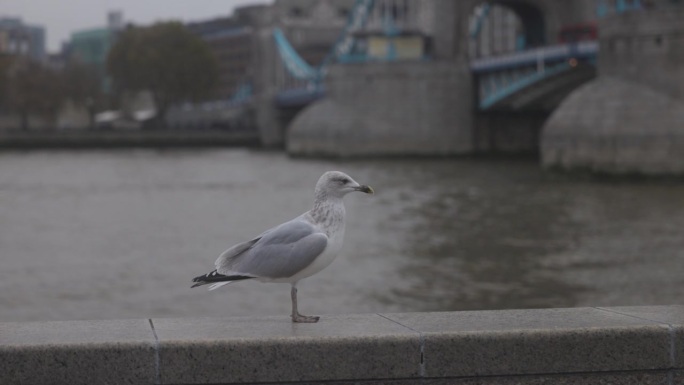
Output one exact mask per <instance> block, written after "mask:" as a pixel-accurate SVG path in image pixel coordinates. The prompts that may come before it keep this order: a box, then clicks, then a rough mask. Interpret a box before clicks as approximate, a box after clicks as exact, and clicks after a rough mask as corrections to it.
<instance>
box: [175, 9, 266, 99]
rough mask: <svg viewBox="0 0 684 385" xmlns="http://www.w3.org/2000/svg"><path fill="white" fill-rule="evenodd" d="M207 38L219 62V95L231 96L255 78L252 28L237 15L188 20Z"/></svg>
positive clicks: (196, 31) (192, 30) (193, 28)
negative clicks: (193, 21) (252, 65)
mask: <svg viewBox="0 0 684 385" xmlns="http://www.w3.org/2000/svg"><path fill="white" fill-rule="evenodd" d="M187 28H188V29H189V30H190V31H191V32H193V33H194V34H196V35H197V36H199V37H200V38H201V39H202V40H204V41H205V42H206V43H207V44H208V45H209V48H210V49H211V51H212V52H213V53H214V57H215V58H216V61H217V64H218V72H219V84H218V87H217V95H216V98H217V99H230V98H231V97H232V96H233V95H234V94H235V93H236V92H237V90H238V89H239V88H240V87H241V86H243V85H245V84H249V83H251V81H252V76H253V74H252V73H250V68H251V63H252V28H251V27H250V26H249V25H245V24H243V23H241V21H240V20H238V19H237V18H235V17H224V18H219V19H213V20H208V21H203V22H196V23H190V24H187Z"/></svg>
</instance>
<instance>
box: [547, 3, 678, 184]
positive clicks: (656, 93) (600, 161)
mask: <svg viewBox="0 0 684 385" xmlns="http://www.w3.org/2000/svg"><path fill="white" fill-rule="evenodd" d="M683 18H684V7H679V8H674V7H673V8H672V9H669V10H667V9H666V10H658V11H656V10H652V11H647V12H632V13H625V14H622V15H617V16H614V17H612V18H609V19H607V20H605V21H604V22H603V23H602V24H601V34H600V36H601V38H600V39H601V40H600V44H601V52H600V55H599V76H598V78H597V80H595V81H593V82H591V83H589V84H587V85H586V86H584V87H581V88H580V89H578V90H577V91H575V92H574V93H573V94H571V95H570V97H568V98H567V99H566V100H565V101H564V102H563V103H562V104H561V106H560V107H559V108H558V109H557V110H556V111H555V112H554V113H553V115H552V116H551V117H550V118H549V120H548V121H547V123H546V125H545V127H544V129H543V133H542V144H541V153H542V164H543V165H544V167H548V168H555V167H558V168H562V169H586V170H591V171H597V172H606V173H617V174H628V173H629V174H631V173H638V174H649V175H682V174H684V23H682V22H681V20H683Z"/></svg>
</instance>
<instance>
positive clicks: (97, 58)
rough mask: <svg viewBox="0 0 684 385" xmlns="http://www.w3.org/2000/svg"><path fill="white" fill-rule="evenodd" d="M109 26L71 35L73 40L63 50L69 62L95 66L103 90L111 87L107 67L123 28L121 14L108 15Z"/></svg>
mask: <svg viewBox="0 0 684 385" xmlns="http://www.w3.org/2000/svg"><path fill="white" fill-rule="evenodd" d="M107 21H108V23H107V26H105V27H100V28H91V29H86V30H81V31H76V32H74V33H72V34H71V40H70V41H69V43H68V44H66V45H65V47H64V48H63V50H64V51H66V52H65V56H66V59H67V60H77V61H79V62H81V63H83V64H86V65H88V66H93V67H94V68H96V69H97V70H98V72H99V73H100V74H101V76H102V81H103V89H105V90H106V89H107V88H108V87H109V81H108V80H107V78H106V76H105V74H106V65H107V55H109V50H110V49H111V48H112V46H113V45H114V43H115V42H116V37H117V35H118V33H119V31H121V29H122V28H123V17H122V14H121V12H118V11H117V12H110V13H109V14H108V15H107Z"/></svg>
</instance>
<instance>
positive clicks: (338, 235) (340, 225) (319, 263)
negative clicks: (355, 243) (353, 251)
mask: <svg viewBox="0 0 684 385" xmlns="http://www.w3.org/2000/svg"><path fill="white" fill-rule="evenodd" d="M334 209H335V210H337V214H338V215H339V218H341V220H339V221H336V222H330V223H325V224H324V226H323V227H324V228H323V230H324V231H325V233H326V235H328V245H327V246H326V248H325V250H323V253H321V255H320V256H318V258H316V259H315V260H314V261H313V262H312V263H311V264H310V265H309V266H307V267H306V268H305V269H304V270H302V271H300V272H299V273H297V274H295V275H294V276H292V277H290V282H296V281H299V280H300V279H303V278H306V277H310V276H312V275H314V274H316V273H318V272H319V271H321V270H323V269H325V268H326V267H328V266H330V264H331V263H332V262H333V261H334V260H335V257H337V254H339V252H340V249H342V242H343V241H344V214H345V212H344V206H342V205H340V206H339V207H335V208H334Z"/></svg>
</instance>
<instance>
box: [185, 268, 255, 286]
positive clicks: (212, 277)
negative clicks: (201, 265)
mask: <svg viewBox="0 0 684 385" xmlns="http://www.w3.org/2000/svg"><path fill="white" fill-rule="evenodd" d="M252 278H255V277H250V276H248V275H239V274H232V275H223V274H221V273H219V272H217V271H216V270H214V271H212V272H211V273H207V274H204V275H200V276H199V277H195V278H193V279H192V282H195V284H194V285H192V286H191V287H198V286H204V285H211V286H209V290H215V289H218V288H219V287H221V286H223V285H227V284H229V283H231V282H234V281H241V280H243V279H252Z"/></svg>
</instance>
